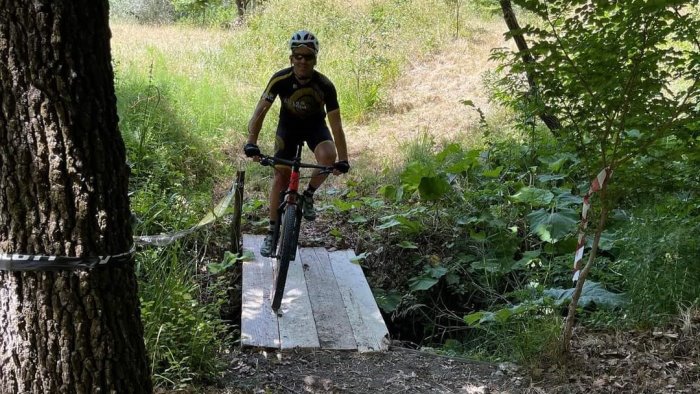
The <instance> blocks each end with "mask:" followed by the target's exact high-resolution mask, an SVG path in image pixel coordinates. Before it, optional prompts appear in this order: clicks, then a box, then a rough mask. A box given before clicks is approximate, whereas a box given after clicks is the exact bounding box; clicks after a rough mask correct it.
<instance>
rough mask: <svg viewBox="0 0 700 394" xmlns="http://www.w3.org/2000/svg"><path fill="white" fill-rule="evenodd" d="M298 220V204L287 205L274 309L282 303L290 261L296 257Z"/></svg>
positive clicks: (280, 247)
mask: <svg viewBox="0 0 700 394" xmlns="http://www.w3.org/2000/svg"><path fill="white" fill-rule="evenodd" d="M296 221H297V206H296V205H287V207H286V208H285V210H284V215H283V216H282V223H281V227H280V235H279V242H278V245H279V247H278V249H277V262H278V266H277V272H276V277H275V293H274V295H273V297H272V309H273V310H274V311H277V310H278V309H279V308H280V305H281V304H282V295H283V294H284V285H285V284H286V283H287V272H288V271H289V262H290V261H291V260H293V259H294V255H295V254H296V246H297V245H296V244H297V243H296V239H297V237H296V235H295V234H294V233H295V232H296V231H295V230H296V227H297V226H296Z"/></svg>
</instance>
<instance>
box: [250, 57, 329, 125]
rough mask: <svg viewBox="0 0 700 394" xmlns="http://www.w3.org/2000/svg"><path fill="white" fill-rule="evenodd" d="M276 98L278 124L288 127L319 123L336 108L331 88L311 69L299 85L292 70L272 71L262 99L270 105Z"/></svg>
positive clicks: (325, 79) (326, 81)
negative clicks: (277, 102) (304, 80)
mask: <svg viewBox="0 0 700 394" xmlns="http://www.w3.org/2000/svg"><path fill="white" fill-rule="evenodd" d="M277 96H279V97H280V100H281V101H282V105H281V108H280V122H282V123H285V124H289V125H299V126H303V125H308V124H313V123H316V122H319V121H323V119H324V118H325V117H326V112H330V111H333V110H336V109H338V108H339V105H338V94H337V93H336V90H335V86H333V83H332V82H331V81H330V80H329V79H328V78H327V77H326V76H325V75H323V74H321V73H320V72H318V71H315V70H314V72H313V74H312V76H311V80H310V81H309V82H307V83H305V84H303V85H302V84H301V83H300V82H299V80H297V78H296V76H295V75H294V71H293V68H292V67H288V68H285V69H283V70H280V71H278V72H276V73H275V74H274V75H273V76H272V78H270V82H268V84H267V87H266V88H265V92H264V93H263V95H262V98H263V99H265V100H267V101H269V102H273V101H275V97H277ZM324 107H325V110H324Z"/></svg>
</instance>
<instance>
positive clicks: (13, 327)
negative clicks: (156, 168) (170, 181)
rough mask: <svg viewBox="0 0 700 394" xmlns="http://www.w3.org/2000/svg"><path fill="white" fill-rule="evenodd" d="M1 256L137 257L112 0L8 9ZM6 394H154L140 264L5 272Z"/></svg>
mask: <svg viewBox="0 0 700 394" xmlns="http://www.w3.org/2000/svg"><path fill="white" fill-rule="evenodd" d="M0 10H1V11H0V252H3V253H9V254H11V253H19V254H29V255H49V256H82V257H86V256H98V255H115V254H119V253H123V252H126V251H128V250H129V249H130V247H131V245H132V236H131V229H130V227H129V225H128V223H129V200H128V195H127V192H128V168H127V166H126V151H125V147H124V143H123V141H122V139H121V135H120V133H119V130H118V127H117V123H118V118H117V113H116V97H115V94H114V85H113V77H114V76H113V71H112V67H111V56H110V46H109V38H110V31H109V27H108V2H107V1H106V0H53V1H48V0H37V1H32V2H26V1H21V0H0ZM0 329H2V330H3V333H2V338H1V339H0V392H2V393H88V392H90V393H92V392H103V393H107V392H114V393H147V392H151V380H150V374H149V370H148V363H147V360H146V354H145V348H144V343H143V327H142V323H141V319H140V312H139V301H138V296H137V282H136V278H135V274H134V266H133V260H131V261H129V262H128V263H122V264H119V265H107V266H105V267H98V268H95V269H93V270H90V271H74V272H71V271H61V272H0Z"/></svg>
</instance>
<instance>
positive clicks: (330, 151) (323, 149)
mask: <svg viewBox="0 0 700 394" xmlns="http://www.w3.org/2000/svg"><path fill="white" fill-rule="evenodd" d="M314 155H315V156H316V161H317V162H318V163H319V164H321V165H324V166H329V165H332V164H333V163H335V159H336V157H337V154H336V152H335V146H333V142H332V141H324V142H322V143H320V144H319V145H318V146H317V147H316V150H315V151H314Z"/></svg>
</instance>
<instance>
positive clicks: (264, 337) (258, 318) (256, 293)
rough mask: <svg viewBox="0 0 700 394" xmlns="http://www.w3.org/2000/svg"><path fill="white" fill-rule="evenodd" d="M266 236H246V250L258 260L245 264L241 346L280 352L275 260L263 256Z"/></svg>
mask: <svg viewBox="0 0 700 394" xmlns="http://www.w3.org/2000/svg"><path fill="white" fill-rule="evenodd" d="M264 238H265V237H264V236H262V235H244V236H243V249H244V250H249V251H252V252H253V253H254V254H255V260H252V261H245V262H243V294H242V299H241V301H242V302H241V303H242V307H241V346H254V347H266V348H278V347H279V346H280V337H279V326H278V323H277V316H276V315H275V313H274V312H273V311H272V307H271V300H270V299H271V293H272V260H271V259H269V258H265V257H262V256H261V255H260V252H259V250H260V245H261V244H262V241H263V239H264Z"/></svg>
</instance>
